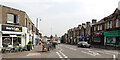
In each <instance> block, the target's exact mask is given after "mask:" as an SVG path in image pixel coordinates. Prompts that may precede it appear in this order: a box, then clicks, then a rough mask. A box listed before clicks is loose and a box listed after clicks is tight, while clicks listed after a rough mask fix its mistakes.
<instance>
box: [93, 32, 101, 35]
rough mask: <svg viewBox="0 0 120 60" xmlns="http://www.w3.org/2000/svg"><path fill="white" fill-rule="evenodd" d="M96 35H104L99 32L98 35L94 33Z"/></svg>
mask: <svg viewBox="0 0 120 60" xmlns="http://www.w3.org/2000/svg"><path fill="white" fill-rule="evenodd" d="M94 35H102V33H101V32H97V33H95V32H94Z"/></svg>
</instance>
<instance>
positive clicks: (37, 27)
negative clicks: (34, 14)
mask: <svg viewBox="0 0 120 60" xmlns="http://www.w3.org/2000/svg"><path fill="white" fill-rule="evenodd" d="M40 21H41V19H40ZM36 28H37V29H38V18H37V20H36ZM38 30H39V29H38Z"/></svg>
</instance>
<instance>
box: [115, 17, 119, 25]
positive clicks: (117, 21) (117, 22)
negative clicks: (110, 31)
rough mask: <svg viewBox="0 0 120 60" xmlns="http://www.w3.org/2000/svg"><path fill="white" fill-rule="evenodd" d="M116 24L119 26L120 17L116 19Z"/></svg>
mask: <svg viewBox="0 0 120 60" xmlns="http://www.w3.org/2000/svg"><path fill="white" fill-rule="evenodd" d="M115 26H116V27H119V20H118V19H116V25H115Z"/></svg>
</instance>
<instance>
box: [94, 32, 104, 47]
mask: <svg viewBox="0 0 120 60" xmlns="http://www.w3.org/2000/svg"><path fill="white" fill-rule="evenodd" d="M92 45H99V46H100V45H104V35H103V32H94V36H93V41H92Z"/></svg>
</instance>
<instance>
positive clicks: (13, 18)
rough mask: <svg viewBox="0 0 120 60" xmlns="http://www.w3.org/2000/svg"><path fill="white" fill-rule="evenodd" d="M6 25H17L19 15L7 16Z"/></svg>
mask: <svg viewBox="0 0 120 60" xmlns="http://www.w3.org/2000/svg"><path fill="white" fill-rule="evenodd" d="M7 23H19V15H15V14H7Z"/></svg>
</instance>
